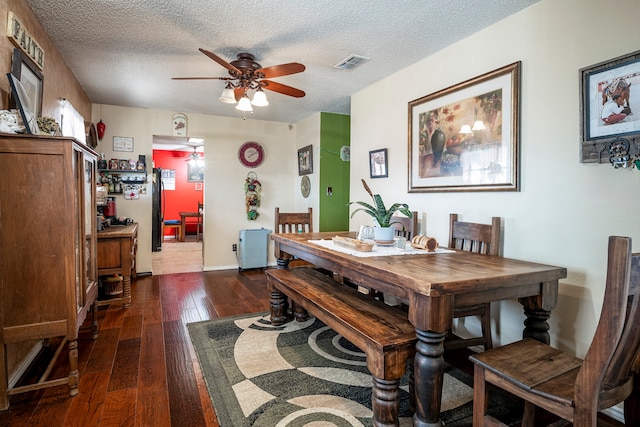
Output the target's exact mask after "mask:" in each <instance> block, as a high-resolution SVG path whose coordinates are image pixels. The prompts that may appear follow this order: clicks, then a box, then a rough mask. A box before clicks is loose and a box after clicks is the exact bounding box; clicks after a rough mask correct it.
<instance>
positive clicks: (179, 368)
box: [0, 270, 619, 427]
mask: <svg viewBox="0 0 640 427" xmlns="http://www.w3.org/2000/svg"><path fill="white" fill-rule="evenodd" d="M268 309H269V293H268V291H267V289H266V283H265V276H264V271H263V270H249V271H243V272H240V271H238V270H226V271H216V272H199V273H180V274H167V275H160V276H153V277H151V276H148V277H140V278H138V279H137V280H135V281H134V283H133V286H132V303H131V306H130V307H129V308H128V309H125V308H123V307H122V306H121V305H118V304H113V305H111V306H104V307H100V308H99V310H98V313H97V317H98V321H99V336H98V339H97V340H93V339H92V335H91V332H90V328H86V329H83V330H82V331H81V333H80V339H79V341H78V352H79V360H78V369H79V371H80V383H79V394H78V395H77V396H75V397H69V393H68V387H67V386H59V387H52V388H48V389H44V390H37V391H33V392H29V393H23V394H19V395H15V396H12V397H11V399H10V404H11V406H10V408H9V409H8V410H6V411H1V412H0V427H3V426H34V427H37V426H43V427H44V426H46V427H51V426H54V427H57V426H60V427H66V426H83V427H84V426H97V427H106V426H152V427H164V426H189V427H198V426H211V427H220V426H219V424H218V422H217V420H216V417H215V412H214V410H213V407H212V405H211V400H210V398H209V394H208V392H207V388H206V384H205V382H204V379H203V377H202V372H201V370H200V365H199V364H198V361H197V358H196V354H195V351H194V349H193V346H192V344H191V340H190V338H189V334H188V332H187V328H186V324H187V323H190V322H198V321H202V320H209V319H215V318H218V317H226V316H233V315H238V314H248V313H256V312H263V311H268ZM90 318H91V316H89V319H88V320H87V323H86V326H89V325H90ZM66 357H67V356H66V355H62V356H61V358H60V360H61V361H66V360H67V359H66ZM466 357H467V355H466V354H464V353H462V352H461V353H458V354H457V355H456V354H454V355H453V357H448V360H449V361H450V362H453V363H455V364H456V365H458V366H461V367H463V369H465V370H468V372H471V369H472V368H471V366H470V364H469V362H468V361H467V359H466ZM65 368H66V366H65V363H59V365H58V366H56V368H55V372H60V373H61V376H63V375H65V374H66V371H65ZM608 425H610V426H616V427H617V425H619V424H616V423H613V424H608ZM222 427H233V426H222Z"/></svg>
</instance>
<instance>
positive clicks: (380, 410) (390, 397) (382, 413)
mask: <svg viewBox="0 0 640 427" xmlns="http://www.w3.org/2000/svg"><path fill="white" fill-rule="evenodd" d="M399 385H400V380H383V379H380V378H376V377H373V389H372V390H371V406H372V409H373V425H374V426H375V427H383V426H385V427H386V426H398V425H399V421H398V407H399V404H400V389H399V388H398V387H399Z"/></svg>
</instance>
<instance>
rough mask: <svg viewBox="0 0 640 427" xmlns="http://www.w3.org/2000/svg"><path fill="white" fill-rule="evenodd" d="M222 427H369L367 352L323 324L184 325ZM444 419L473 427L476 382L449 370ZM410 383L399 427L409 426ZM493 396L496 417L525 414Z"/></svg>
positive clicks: (237, 321) (248, 319)
mask: <svg viewBox="0 0 640 427" xmlns="http://www.w3.org/2000/svg"><path fill="white" fill-rule="evenodd" d="M187 327H188V329H189V334H190V336H191V340H192V342H193V344H194V347H195V349H196V353H197V356H198V360H199V362H200V365H201V368H202V372H203V374H204V377H205V381H206V384H207V388H208V391H209V395H210V396H211V400H212V402H213V406H214V409H215V411H216V415H217V417H218V421H219V423H220V425H221V426H222V427H241V426H256V427H294V426H295V427H300V426H311V425H313V426H314V427H315V426H318V427H320V426H335V427H343V426H344V427H347V426H354V427H355V426H371V425H372V423H371V417H372V411H371V384H372V379H371V375H370V374H369V372H368V370H367V367H366V361H365V354H364V353H362V352H361V351H360V350H358V349H357V348H356V347H355V346H353V345H352V344H351V343H350V342H349V341H347V340H345V339H344V338H343V337H342V336H340V335H338V334H336V332H334V331H333V330H332V329H330V328H328V327H327V326H326V325H324V324H323V323H322V322H320V321H319V320H317V319H315V318H313V317H312V318H310V319H309V320H308V321H306V322H295V321H292V322H289V323H287V324H285V325H283V326H273V325H271V322H270V321H269V315H268V314H267V313H259V314H253V315H246V316H236V317H227V318H222V319H216V320H212V321H205V322H197V323H190V324H188V325H187ZM445 372H446V373H445V378H444V386H443V397H442V414H441V416H442V420H443V422H444V424H445V425H446V426H447V427H450V426H456V427H462V426H471V424H472V423H471V421H472V406H473V403H472V398H473V378H472V377H471V376H470V375H468V374H466V373H464V372H462V371H461V370H459V369H456V368H455V367H453V366H450V365H447V366H446V369H445ZM407 383H408V381H407V378H406V377H405V378H403V380H402V381H401V403H400V425H401V426H411V425H412V422H411V413H410V412H409V395H408V385H407ZM495 394H496V393H491V401H490V408H491V412H494V414H495V415H498V416H499V417H500V419H502V420H506V421H509V422H515V421H517V420H518V418H519V416H520V415H521V414H522V408H521V406H520V407H518V406H519V405H517V404H514V402H513V401H512V400H511V399H510V398H508V397H507V396H502V395H498V396H494V395H495Z"/></svg>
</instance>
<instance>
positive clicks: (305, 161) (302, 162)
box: [298, 145, 313, 176]
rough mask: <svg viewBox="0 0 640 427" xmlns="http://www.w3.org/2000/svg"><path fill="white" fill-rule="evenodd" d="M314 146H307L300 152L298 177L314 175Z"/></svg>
mask: <svg viewBox="0 0 640 427" xmlns="http://www.w3.org/2000/svg"><path fill="white" fill-rule="evenodd" d="M312 148H313V146H312V145H307V146H306V147H302V148H301V149H299V150H298V175H299V176H301V175H309V174H311V173H313V149H312Z"/></svg>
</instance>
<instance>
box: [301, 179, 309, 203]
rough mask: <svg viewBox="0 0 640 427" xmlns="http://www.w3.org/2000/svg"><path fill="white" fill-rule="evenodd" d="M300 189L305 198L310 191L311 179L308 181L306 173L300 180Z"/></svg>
mask: <svg viewBox="0 0 640 427" xmlns="http://www.w3.org/2000/svg"><path fill="white" fill-rule="evenodd" d="M300 191H301V192H302V197H304V198H305V199H306V198H307V197H309V192H310V191H311V181H309V177H308V176H307V175H305V176H303V177H302V181H301V182H300Z"/></svg>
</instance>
